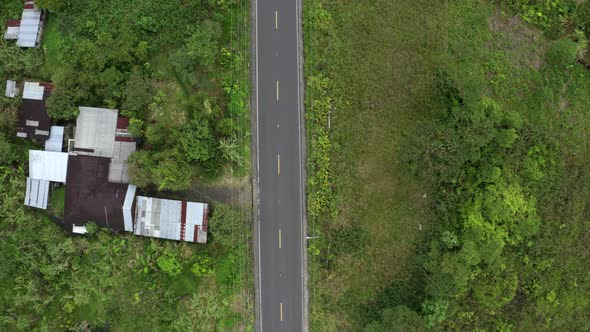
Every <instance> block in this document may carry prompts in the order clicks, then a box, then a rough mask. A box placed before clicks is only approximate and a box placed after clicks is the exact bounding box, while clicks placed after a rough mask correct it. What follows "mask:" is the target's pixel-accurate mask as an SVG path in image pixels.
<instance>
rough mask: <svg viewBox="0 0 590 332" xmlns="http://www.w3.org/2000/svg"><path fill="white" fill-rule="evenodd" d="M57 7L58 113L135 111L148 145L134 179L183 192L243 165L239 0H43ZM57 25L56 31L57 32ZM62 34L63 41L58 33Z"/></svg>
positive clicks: (135, 125) (53, 100) (244, 86)
mask: <svg viewBox="0 0 590 332" xmlns="http://www.w3.org/2000/svg"><path fill="white" fill-rule="evenodd" d="M41 5H45V6H47V7H48V8H50V9H51V10H52V12H51V17H50V20H53V21H54V22H50V23H52V24H56V25H57V28H56V29H55V31H56V34H59V36H46V38H47V39H48V42H49V43H54V44H57V45H53V44H49V45H47V48H59V49H60V52H59V61H58V62H57V63H58V66H57V67H56V68H49V70H50V71H53V72H52V73H51V77H50V78H51V80H52V81H53V83H54V84H55V90H54V92H53V94H52V96H51V97H50V99H49V100H48V108H49V113H50V115H51V116H52V117H53V118H56V119H73V118H75V116H76V115H77V107H78V106H80V105H91V106H96V107H108V108H116V109H119V110H120V111H121V114H122V115H123V116H126V117H130V118H132V120H131V128H130V130H131V131H132V132H133V134H135V135H136V136H138V137H143V141H142V142H143V147H144V148H145V149H143V150H142V151H139V152H138V153H136V154H135V155H134V156H132V158H131V159H130V163H131V173H132V178H133V181H134V182H135V183H136V184H138V185H140V186H144V187H145V186H153V187H155V188H156V189H158V190H182V189H186V188H188V187H189V186H190V183H191V181H192V180H193V179H194V178H195V177H199V178H201V179H207V178H211V177H214V176H216V175H217V174H219V173H220V172H221V171H222V167H223V166H229V167H231V168H233V169H235V170H241V169H243V167H245V164H246V163H245V162H244V161H245V160H247V159H246V158H247V156H246V154H247V150H246V149H245V148H244V146H245V145H247V144H244V140H245V137H246V133H247V130H248V125H247V124H248V107H247V100H248V91H249V86H248V77H247V63H248V55H247V50H248V47H247V45H246V44H245V42H244V41H245V40H246V38H247V35H248V32H247V25H246V21H245V17H247V15H243V14H244V11H245V8H244V6H243V5H242V2H240V1H224V2H218V1H184V2H175V1H164V2H161V1H156V2H154V1H140V2H130V1H118V0H112V1H107V2H104V1H85V2H82V3H76V4H73V3H70V2H66V1H46V2H41ZM51 33H53V32H49V34H51ZM56 37H57V38H56Z"/></svg>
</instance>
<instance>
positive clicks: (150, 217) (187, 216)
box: [134, 196, 207, 243]
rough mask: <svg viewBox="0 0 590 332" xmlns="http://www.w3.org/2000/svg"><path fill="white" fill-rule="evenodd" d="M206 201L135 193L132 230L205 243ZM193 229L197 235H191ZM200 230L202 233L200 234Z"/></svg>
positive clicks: (165, 237) (169, 238)
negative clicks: (133, 225) (133, 226)
mask: <svg viewBox="0 0 590 332" xmlns="http://www.w3.org/2000/svg"><path fill="white" fill-rule="evenodd" d="M206 210H207V204H203V203H193V202H188V203H187V202H181V201H176V200H169V199H161V198H153V197H145V196H137V199H136V209H135V229H134V233H135V234H136V235H141V236H149V237H156V238H161V239H168V240H177V241H187V242H199V243H206V242H207V237H206V232H207V231H206V227H203V225H204V220H206V219H205V218H204V215H205V214H206ZM195 232H196V233H197V235H198V236H197V237H195V236H194V235H195ZM203 234H204V236H203Z"/></svg>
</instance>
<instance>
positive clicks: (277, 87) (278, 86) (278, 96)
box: [277, 81, 279, 101]
mask: <svg viewBox="0 0 590 332" xmlns="http://www.w3.org/2000/svg"><path fill="white" fill-rule="evenodd" d="M277 101H279V81H277Z"/></svg>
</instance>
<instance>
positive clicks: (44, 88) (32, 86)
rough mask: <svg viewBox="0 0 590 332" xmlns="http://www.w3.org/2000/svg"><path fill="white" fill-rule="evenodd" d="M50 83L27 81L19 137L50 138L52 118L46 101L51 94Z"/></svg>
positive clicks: (20, 111) (18, 128) (19, 121)
mask: <svg viewBox="0 0 590 332" xmlns="http://www.w3.org/2000/svg"><path fill="white" fill-rule="evenodd" d="M52 89H53V85H51V84H50V83H39V82H25V85H24V88H23V96H22V105H21V107H20V109H19V112H18V127H17V131H16V136H17V137H22V138H34V139H37V140H42V141H44V140H46V139H48V138H49V131H50V129H51V118H50V117H49V115H48V114H47V106H46V104H45V102H46V101H47V98H49V96H50V95H51V90H52Z"/></svg>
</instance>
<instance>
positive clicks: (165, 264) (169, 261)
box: [156, 253, 182, 277]
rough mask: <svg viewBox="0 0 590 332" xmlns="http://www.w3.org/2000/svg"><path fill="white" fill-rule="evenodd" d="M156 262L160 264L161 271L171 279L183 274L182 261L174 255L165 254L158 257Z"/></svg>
mask: <svg viewBox="0 0 590 332" xmlns="http://www.w3.org/2000/svg"><path fill="white" fill-rule="evenodd" d="M156 262H157V263H158V267H159V268H160V270H162V271H163V272H165V273H167V274H168V275H169V276H171V277H176V276H177V275H179V274H180V273H181V272H182V264H181V263H180V259H179V257H178V256H176V255H175V254H173V253H164V254H163V255H162V256H160V257H158V259H157V261H156Z"/></svg>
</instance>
